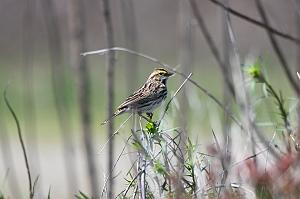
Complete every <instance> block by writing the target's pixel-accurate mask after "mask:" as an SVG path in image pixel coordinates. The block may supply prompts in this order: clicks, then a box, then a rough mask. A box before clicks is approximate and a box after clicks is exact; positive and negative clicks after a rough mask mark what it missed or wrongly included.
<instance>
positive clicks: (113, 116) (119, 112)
mask: <svg viewBox="0 0 300 199" xmlns="http://www.w3.org/2000/svg"><path fill="white" fill-rule="evenodd" d="M124 112H125V110H120V109H119V110H117V111H116V112H115V113H114V114H113V115H112V116H111V117H110V118H108V119H107V120H105V121H103V122H102V123H101V125H104V124H107V123H109V122H110V121H111V120H112V119H114V118H115V117H116V116H118V115H120V114H122V113H124Z"/></svg>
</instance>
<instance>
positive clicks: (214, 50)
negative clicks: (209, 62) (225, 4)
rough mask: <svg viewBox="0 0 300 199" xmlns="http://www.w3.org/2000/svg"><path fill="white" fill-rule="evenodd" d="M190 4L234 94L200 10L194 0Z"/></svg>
mask: <svg viewBox="0 0 300 199" xmlns="http://www.w3.org/2000/svg"><path fill="white" fill-rule="evenodd" d="M189 2H190V5H191V9H192V11H193V14H194V16H195V18H196V20H197V23H198V25H199V28H200V29H201V32H202V34H203V36H204V38H205V40H206V42H207V44H208V46H209V48H210V50H211V52H212V54H213V56H214V57H215V59H216V61H217V62H218V65H219V67H220V69H221V71H222V75H223V77H224V80H225V83H226V84H227V86H228V89H229V91H230V93H231V94H232V95H233V96H234V95H235V93H234V86H233V84H232V80H231V79H230V77H229V75H228V72H227V66H226V65H225V64H224V62H223V61H222V59H221V56H220V53H219V50H218V48H217V45H216V44H215V42H214V40H213V38H212V37H211V34H210V32H209V31H208V29H207V26H206V25H205V23H204V20H203V18H202V16H201V13H200V10H199V9H198V6H197V3H196V0H189Z"/></svg>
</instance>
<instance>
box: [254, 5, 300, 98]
mask: <svg viewBox="0 0 300 199" xmlns="http://www.w3.org/2000/svg"><path fill="white" fill-rule="evenodd" d="M255 2H256V7H257V10H258V12H259V14H260V16H261V18H262V20H263V22H264V24H266V26H269V24H270V23H269V20H268V18H267V15H266V12H265V9H264V7H263V5H262V3H261V2H260V0H255ZM266 31H267V34H268V36H269V39H270V42H271V44H272V46H273V49H274V51H275V53H276V55H277V57H278V59H279V62H280V64H281V65H280V66H281V68H282V69H283V71H284V72H285V75H286V76H287V79H288V81H289V82H290V84H291V86H292V88H293V89H294V91H295V92H296V94H297V96H298V97H299V96H300V87H299V84H298V83H299V82H296V80H295V79H294V78H293V75H292V73H291V71H290V69H289V66H288V62H287V61H286V59H285V57H284V55H283V53H282V51H281V49H280V47H279V44H278V43H277V41H276V38H275V37H274V33H273V32H272V31H270V29H266Z"/></svg>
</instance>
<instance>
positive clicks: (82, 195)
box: [75, 191, 90, 199]
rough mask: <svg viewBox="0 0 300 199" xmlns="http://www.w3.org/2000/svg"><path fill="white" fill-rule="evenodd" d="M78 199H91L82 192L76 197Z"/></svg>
mask: <svg viewBox="0 0 300 199" xmlns="http://www.w3.org/2000/svg"><path fill="white" fill-rule="evenodd" d="M75 198H76V199H90V197H88V196H87V195H86V194H85V193H83V192H82V191H79V194H76V195H75Z"/></svg>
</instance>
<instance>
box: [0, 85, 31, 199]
mask: <svg viewBox="0 0 300 199" xmlns="http://www.w3.org/2000/svg"><path fill="white" fill-rule="evenodd" d="M6 92H7V88H5V90H4V93H3V97H4V101H5V104H6V106H7V108H8V109H9V111H10V113H11V114H12V116H13V118H14V120H15V122H16V125H17V130H18V137H19V141H20V144H21V147H22V151H23V156H24V159H25V165H26V170H27V177H28V182H29V187H28V188H29V198H30V199H32V198H33V196H34V190H33V188H32V180H31V172H30V167H29V162H28V157H27V153H26V148H25V144H24V141H23V137H22V132H21V127H20V123H19V120H18V117H17V115H16V113H15V111H14V110H13V108H12V107H11V105H10V103H9V101H8V99H7V96H6Z"/></svg>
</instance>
